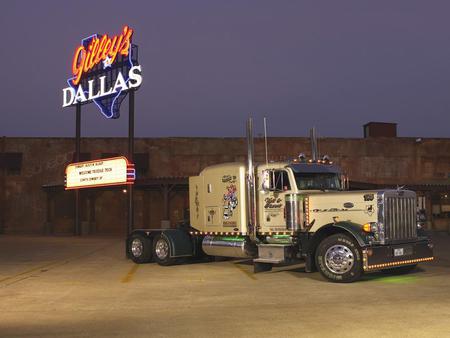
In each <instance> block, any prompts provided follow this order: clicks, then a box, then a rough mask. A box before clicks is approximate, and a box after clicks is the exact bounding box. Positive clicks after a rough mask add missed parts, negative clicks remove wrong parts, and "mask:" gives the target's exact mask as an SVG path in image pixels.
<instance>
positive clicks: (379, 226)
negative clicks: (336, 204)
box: [362, 222, 385, 243]
mask: <svg viewBox="0 0 450 338" xmlns="http://www.w3.org/2000/svg"><path fill="white" fill-rule="evenodd" d="M362 229H363V231H364V232H367V233H370V234H371V235H372V236H373V239H374V240H375V241H376V242H378V243H384V239H385V238H384V226H383V223H378V222H368V223H365V224H363V226H362Z"/></svg>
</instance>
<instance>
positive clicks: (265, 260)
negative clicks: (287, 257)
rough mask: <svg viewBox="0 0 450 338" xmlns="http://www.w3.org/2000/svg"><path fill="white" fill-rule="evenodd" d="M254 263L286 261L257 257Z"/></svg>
mask: <svg viewBox="0 0 450 338" xmlns="http://www.w3.org/2000/svg"><path fill="white" fill-rule="evenodd" d="M253 262H254V263H271V264H280V263H283V262H284V259H276V258H255V259H254V260H253Z"/></svg>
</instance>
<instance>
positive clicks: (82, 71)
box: [63, 26, 142, 118]
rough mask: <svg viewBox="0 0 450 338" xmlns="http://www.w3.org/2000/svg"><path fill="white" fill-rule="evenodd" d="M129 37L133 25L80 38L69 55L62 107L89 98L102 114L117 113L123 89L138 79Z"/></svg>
mask: <svg viewBox="0 0 450 338" xmlns="http://www.w3.org/2000/svg"><path fill="white" fill-rule="evenodd" d="M132 37H133V29H131V28H130V27H128V26H124V27H123V29H122V32H121V34H118V35H115V36H112V37H110V36H108V35H107V34H105V35H98V34H94V35H91V36H89V37H87V38H85V39H83V40H82V41H81V44H80V46H78V47H77V48H76V50H75V54H74V56H73V60H72V77H71V78H69V79H68V80H67V83H68V84H69V87H67V88H64V89H63V107H68V106H72V105H76V104H82V103H88V102H92V101H93V102H94V103H95V104H96V105H97V106H98V107H99V109H100V111H101V113H102V114H103V115H104V116H105V117H107V118H118V117H119V108H120V103H121V102H122V100H123V99H124V98H125V96H126V93H127V91H128V90H130V89H134V88H138V87H139V86H140V85H141V83H142V75H141V66H140V65H138V62H137V46H135V45H133V44H132Z"/></svg>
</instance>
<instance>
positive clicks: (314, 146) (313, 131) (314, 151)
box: [309, 127, 319, 161]
mask: <svg viewBox="0 0 450 338" xmlns="http://www.w3.org/2000/svg"><path fill="white" fill-rule="evenodd" d="M309 137H310V140H311V157H312V160H313V161H317V160H318V159H319V152H318V150H317V135H316V128H314V127H313V128H311V129H310V131H309Z"/></svg>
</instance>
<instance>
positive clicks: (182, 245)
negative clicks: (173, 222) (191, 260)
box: [161, 229, 195, 257]
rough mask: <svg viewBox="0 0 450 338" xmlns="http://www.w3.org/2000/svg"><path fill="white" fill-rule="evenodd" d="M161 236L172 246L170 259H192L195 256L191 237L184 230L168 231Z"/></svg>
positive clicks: (164, 231)
mask: <svg viewBox="0 0 450 338" xmlns="http://www.w3.org/2000/svg"><path fill="white" fill-rule="evenodd" d="M161 235H162V236H163V237H164V238H166V239H167V241H168V242H169V246H170V257H191V256H193V255H194V254H195V252H194V245H193V242H192V238H191V236H190V235H189V234H188V233H187V232H186V231H185V230H183V229H166V230H163V231H161Z"/></svg>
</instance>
